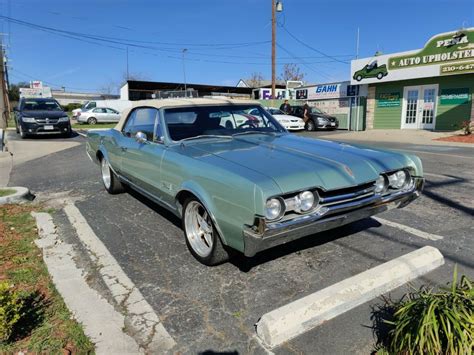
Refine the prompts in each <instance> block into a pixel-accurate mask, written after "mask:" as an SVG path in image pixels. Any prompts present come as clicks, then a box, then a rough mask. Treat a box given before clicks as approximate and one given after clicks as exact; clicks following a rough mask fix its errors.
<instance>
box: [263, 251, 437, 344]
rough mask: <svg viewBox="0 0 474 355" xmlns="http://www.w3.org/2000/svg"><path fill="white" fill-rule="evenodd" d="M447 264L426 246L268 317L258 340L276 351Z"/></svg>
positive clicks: (274, 312)
mask: <svg viewBox="0 0 474 355" xmlns="http://www.w3.org/2000/svg"><path fill="white" fill-rule="evenodd" d="M443 264H444V258H443V255H441V253H440V252H439V250H438V249H436V248H434V247H431V246H425V247H423V248H420V249H418V250H415V251H413V252H411V253H408V254H406V255H402V256H400V257H398V258H396V259H394V260H391V261H389V262H386V263H384V264H382V265H379V266H376V267H374V268H372V269H369V270H367V271H364V272H362V273H360V274H358V275H355V276H352V277H350V278H348V279H345V280H343V281H341V282H338V283H336V284H334V285H332V286H329V287H327V288H325V289H323V290H320V291H318V292H315V293H313V294H311V295H308V296H306V297H303V298H301V299H299V300H296V301H294V302H292V303H289V304H287V305H285V306H283V307H280V308H278V309H275V310H273V311H271V312H269V313H266V314H264V315H263V316H262V318H260V320H259V321H258V323H257V325H256V328H257V336H258V337H259V338H260V339H261V340H262V341H263V343H264V344H265V345H266V346H268V347H270V348H273V347H275V346H278V345H280V344H282V343H283V342H286V341H288V340H290V339H292V338H294V337H296V336H298V335H300V334H303V333H304V332H306V331H308V330H310V329H312V328H314V327H316V326H318V325H320V324H322V323H323V322H325V321H327V320H329V319H332V318H334V317H336V316H338V315H340V314H342V313H344V312H347V311H348V310H350V309H352V308H355V307H357V306H359V305H361V304H363V303H365V302H367V301H370V300H371V299H373V298H375V297H378V296H380V295H382V294H384V293H387V292H389V291H391V290H393V289H395V288H397V287H399V286H401V285H403V284H404V283H406V282H408V281H410V280H413V279H415V278H417V277H419V276H421V275H424V274H426V273H428V272H429V271H431V270H433V269H435V268H437V267H439V266H441V265H443Z"/></svg>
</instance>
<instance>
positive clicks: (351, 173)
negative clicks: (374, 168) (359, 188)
mask: <svg viewBox="0 0 474 355" xmlns="http://www.w3.org/2000/svg"><path fill="white" fill-rule="evenodd" d="M344 170H345V171H346V172H347V173H348V174H349V175H350V176H352V177H354V173H353V172H352V170H351V168H349V167H348V166H347V165H344Z"/></svg>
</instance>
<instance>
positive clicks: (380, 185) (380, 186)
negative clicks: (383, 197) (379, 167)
mask: <svg viewBox="0 0 474 355" xmlns="http://www.w3.org/2000/svg"><path fill="white" fill-rule="evenodd" d="M384 190H385V178H384V177H383V176H382V175H380V176H379V177H378V179H377V180H376V181H375V193H378V194H379V193H381V192H383V191H384Z"/></svg>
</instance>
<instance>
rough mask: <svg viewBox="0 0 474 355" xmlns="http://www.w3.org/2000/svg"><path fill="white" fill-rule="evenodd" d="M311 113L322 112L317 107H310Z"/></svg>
mask: <svg viewBox="0 0 474 355" xmlns="http://www.w3.org/2000/svg"><path fill="white" fill-rule="evenodd" d="M311 113H320V114H324V112H323V111H321V110H320V109H319V108H317V107H311Z"/></svg>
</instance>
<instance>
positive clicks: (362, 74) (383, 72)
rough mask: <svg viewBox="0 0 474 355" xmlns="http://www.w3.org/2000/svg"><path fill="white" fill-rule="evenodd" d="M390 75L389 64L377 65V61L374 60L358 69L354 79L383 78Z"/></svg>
mask: <svg viewBox="0 0 474 355" xmlns="http://www.w3.org/2000/svg"><path fill="white" fill-rule="evenodd" d="M387 75H388V71H387V66H386V65H385V64H382V65H380V66H379V65H377V62H372V63H370V64H367V65H366V66H365V67H363V68H362V69H361V70H358V71H356V72H355V73H354V76H353V79H354V80H357V81H361V80H362V79H365V78H377V79H379V80H380V79H382V78H383V77H384V76H387Z"/></svg>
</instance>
